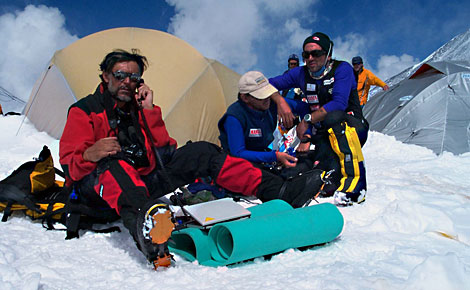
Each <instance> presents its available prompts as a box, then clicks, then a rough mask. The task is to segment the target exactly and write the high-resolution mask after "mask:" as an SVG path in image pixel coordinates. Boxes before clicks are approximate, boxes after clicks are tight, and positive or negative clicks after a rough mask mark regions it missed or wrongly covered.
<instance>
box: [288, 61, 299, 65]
mask: <svg viewBox="0 0 470 290" xmlns="http://www.w3.org/2000/svg"><path fill="white" fill-rule="evenodd" d="M289 65H299V63H298V62H296V61H295V62H289Z"/></svg>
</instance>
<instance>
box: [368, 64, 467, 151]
mask: <svg viewBox="0 0 470 290" xmlns="http://www.w3.org/2000/svg"><path fill="white" fill-rule="evenodd" d="M364 115H365V117H366V119H367V120H368V121H369V123H370V129H371V130H374V131H379V132H382V133H384V134H387V135H392V136H395V138H396V139H397V140H400V141H402V142H404V143H411V144H416V145H420V146H424V147H427V148H429V149H431V150H433V151H434V152H435V153H436V154H441V153H442V152H444V151H448V152H452V153H454V154H461V153H465V152H469V151H470V63H469V62H464V61H439V62H428V63H425V64H423V65H422V66H421V67H420V68H419V69H418V70H417V71H416V72H415V73H414V74H413V75H411V76H410V77H409V78H408V79H405V80H403V81H401V82H400V83H398V84H397V85H394V86H393V87H392V88H391V89H390V90H388V91H386V92H381V93H378V94H376V95H375V96H374V98H372V99H371V100H370V101H369V102H368V103H367V104H366V105H365V107H364Z"/></svg>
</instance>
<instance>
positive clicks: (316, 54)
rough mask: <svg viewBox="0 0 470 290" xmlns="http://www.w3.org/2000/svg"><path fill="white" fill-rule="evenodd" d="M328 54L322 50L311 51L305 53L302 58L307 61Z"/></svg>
mask: <svg viewBox="0 0 470 290" xmlns="http://www.w3.org/2000/svg"><path fill="white" fill-rule="evenodd" d="M325 54H326V51H324V50H321V49H315V50H310V51H303V52H302V57H303V58H305V59H309V58H310V56H313V57H320V56H323V55H325Z"/></svg>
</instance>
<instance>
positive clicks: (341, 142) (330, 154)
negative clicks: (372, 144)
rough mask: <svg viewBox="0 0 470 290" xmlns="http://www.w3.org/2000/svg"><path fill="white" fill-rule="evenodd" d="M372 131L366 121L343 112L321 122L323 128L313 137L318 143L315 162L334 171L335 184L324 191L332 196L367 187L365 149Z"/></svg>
mask: <svg viewBox="0 0 470 290" xmlns="http://www.w3.org/2000/svg"><path fill="white" fill-rule="evenodd" d="M352 128H353V129H352ZM368 131H369V124H368V123H367V121H366V120H365V119H359V118H356V117H354V116H352V115H349V114H347V113H345V112H343V111H333V112H330V113H328V114H327V116H326V118H325V120H323V121H322V122H321V128H320V129H319V130H318V131H317V134H316V135H314V136H313V137H312V143H313V144H315V153H314V156H313V157H312V159H313V160H314V161H319V163H318V165H317V168H319V169H322V170H325V171H330V170H332V169H333V170H334V173H333V174H332V184H331V185H330V186H325V188H324V190H325V191H326V193H327V194H328V195H330V194H333V192H334V191H335V190H339V191H344V192H355V191H360V190H362V189H366V188H367V185H366V173H365V167H364V158H363V155H362V150H361V147H362V146H363V145H364V144H365V142H366V141H367V136H368ZM355 141H356V142H355Z"/></svg>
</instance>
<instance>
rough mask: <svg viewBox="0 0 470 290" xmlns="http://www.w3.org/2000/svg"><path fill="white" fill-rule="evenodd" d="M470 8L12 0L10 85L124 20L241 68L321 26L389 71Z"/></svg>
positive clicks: (1, 33) (2, 61)
mask: <svg viewBox="0 0 470 290" xmlns="http://www.w3.org/2000/svg"><path fill="white" fill-rule="evenodd" d="M468 15H470V0H461V1H443V0H430V1H421V0H418V1H408V0H397V1H382V0H376V1H369V0H366V1H342V0H330V1H315V0H314V1H307V0H292V1H280V0H257V1H248V0H236V1H224V0H220V1H216V0H210V1H202V0H199V1H197V0H167V1H163V0H155V1H150V0H147V1H119V0H117V1H100V0H95V1H90V0H84V1H70V0H62V1H60V0H41V1H39V0H37V1H29V0H21V1H20V0H10V1H6V0H2V2H1V4H0V39H2V41H5V40H6V45H5V44H4V45H3V46H4V48H6V49H4V52H3V54H2V55H1V56H0V85H1V86H3V87H4V88H6V89H8V90H9V91H11V92H13V93H14V94H15V95H18V96H20V97H23V95H26V94H28V93H27V91H28V86H29V90H31V87H32V84H31V83H34V80H36V79H37V77H38V76H39V73H40V72H41V71H42V68H43V67H44V65H45V64H47V61H48V60H49V59H50V58H51V56H52V54H53V53H54V51H55V50H57V49H60V48H63V47H65V46H66V45H68V44H70V43H71V42H73V41H75V40H76V39H78V38H82V37H84V36H86V35H89V34H92V33H94V32H97V31H101V30H104V29H109V28H114V27H122V26H133V27H141V28H152V29H158V30H162V31H166V32H169V33H172V34H174V35H176V36H178V37H180V38H182V39H183V40H185V41H187V42H189V43H190V44H191V45H193V46H194V47H195V48H196V49H198V50H199V51H200V52H201V53H202V54H203V55H204V56H206V57H209V58H214V59H217V60H218V61H220V62H221V63H223V64H225V65H227V66H228V67H230V68H232V69H233V70H235V71H237V72H238V73H244V72H246V71H248V70H260V71H262V72H263V73H265V75H266V76H268V77H270V76H275V75H277V74H280V73H282V72H283V71H284V70H285V69H286V67H287V56H288V55H289V54H291V53H296V54H299V55H300V53H301V49H302V47H301V46H302V42H303V40H304V39H305V38H306V37H307V36H308V35H310V34H312V33H314V32H316V31H321V32H324V33H326V34H328V35H329V36H330V37H331V38H332V40H333V41H334V43H335V50H334V56H335V57H336V58H338V59H343V60H347V61H350V59H351V57H353V56H355V55H361V56H363V58H364V60H365V66H366V67H368V68H370V69H371V70H372V71H374V72H375V73H376V74H378V76H380V77H381V78H383V79H386V78H388V77H391V76H393V75H395V74H397V73H399V72H400V71H402V70H403V69H405V68H407V67H409V66H411V65H413V64H415V63H417V62H419V61H421V60H423V59H424V58H425V57H427V56H428V55H429V54H430V53H432V52H433V51H435V50H436V49H438V48H439V47H440V46H442V45H443V44H445V43H446V42H448V41H449V40H450V39H452V38H453V37H454V36H456V35H458V34H460V33H463V32H465V31H467V30H468V29H470V21H468ZM46 42H47V44H46ZM25 71H27V72H25ZM2 72H6V73H7V74H8V76H6V75H5V74H2ZM2 75H3V76H2ZM12 78H15V79H16V80H17V81H16V82H17V84H16V85H13V84H12V83H11V79H12ZM19 79H20V81H18V80H19ZM18 82H19V83H18ZM21 86H24V89H23V90H19V87H21ZM28 96H29V94H28ZM26 97H27V96H26Z"/></svg>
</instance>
